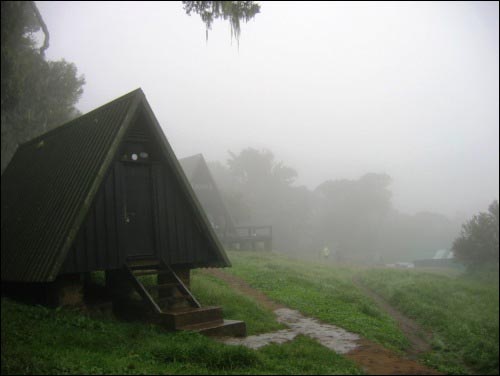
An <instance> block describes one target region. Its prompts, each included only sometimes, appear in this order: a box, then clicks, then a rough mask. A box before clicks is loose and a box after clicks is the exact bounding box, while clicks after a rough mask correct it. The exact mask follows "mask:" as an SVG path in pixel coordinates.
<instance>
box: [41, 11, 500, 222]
mask: <svg viewBox="0 0 500 376" xmlns="http://www.w3.org/2000/svg"><path fill="white" fill-rule="evenodd" d="M36 3H37V6H38V8H39V10H40V12H41V14H42V17H43V18H44V20H45V22H46V24H47V27H48V29H49V31H50V47H49V49H48V50H47V53H46V55H47V59H51V60H57V59H61V58H64V59H66V60H67V61H70V62H73V63H75V64H76V66H77V68H78V71H79V73H81V74H84V75H85V78H86V82H87V83H86V85H85V87H84V94H83V96H82V98H81V100H80V102H79V105H78V107H79V109H80V110H81V111H82V112H84V113H85V112H87V111H89V110H91V109H93V108H95V107H98V106H100V105H102V104H105V103H107V102H109V101H111V100H113V99H115V98H117V97H119V96H121V95H123V94H125V93H127V92H130V91H131V90H133V89H136V88H137V87H141V88H142V89H143V90H144V92H145V94H146V97H147V99H148V101H149V103H150V104H151V107H152V109H153V111H154V113H155V114H156V116H157V118H158V120H159V122H160V124H161V125H162V127H163V129H164V131H165V134H166V136H167V138H168V140H169V142H170V144H171V145H172V147H173V149H174V151H175V153H176V155H177V156H178V157H179V158H182V157H185V156H188V155H192V154H197V153H202V154H203V155H204V156H205V158H206V159H207V160H211V161H221V162H225V161H226V160H227V158H228V156H229V155H228V151H233V152H235V153H238V152H240V151H241V150H242V149H244V148H247V147H252V148H255V149H258V150H263V149H267V150H271V151H272V152H273V153H274V156H275V158H276V159H277V160H282V161H283V162H284V163H285V164H286V165H287V166H290V167H293V168H294V169H296V170H297V173H298V177H297V180H296V183H295V184H296V185H305V186H306V187H307V188H308V189H310V190H314V189H315V188H316V187H318V185H320V184H321V183H322V182H324V181H326V180H336V179H354V180H355V179H359V178H360V177H361V176H363V175H364V174H365V173H385V174H388V175H389V176H390V177H391V178H392V183H391V186H390V190H391V192H392V194H393V197H392V201H393V204H394V207H395V208H396V209H398V210H399V211H401V212H403V213H407V214H415V213H417V212H420V211H433V212H437V213H442V214H445V215H447V216H449V217H450V218H455V217H459V218H460V219H464V218H467V217H469V216H471V215H473V214H476V213H477V212H479V211H484V210H485V209H486V208H487V206H488V204H489V203H490V202H491V201H493V199H497V198H498V189H499V183H498V181H499V175H498V170H499V145H498V142H499V141H498V139H499V135H498V133H499V131H498V130H499V126H498V125H499V97H498V92H499V87H498V82H499V77H498V71H499V47H498V46H499V40H498V30H499V21H498V14H499V12H498V11H499V9H498V3H497V2H470V3H466V2H451V3H448V2H443V3H427V2H425V3H420V2H417V3H392V2H389V3H376V2H368V3H363V2H356V3H344V2H335V3H323V2H322V3H315V2H307V3H305V2H304V3H303V2H299V3H287V2H279V3H273V2H269V3H268V2H264V3H262V4H261V13H260V14H258V15H257V16H256V17H255V18H254V19H253V20H251V21H250V22H248V23H246V24H243V25H242V33H241V37H240V40H239V43H237V41H236V40H234V39H231V33H230V28H229V25H228V24H227V23H224V22H222V21H216V22H215V23H214V25H213V28H212V30H211V31H210V32H209V33H208V41H207V40H206V38H205V25H204V24H203V23H202V21H201V19H200V18H199V16H198V15H192V16H187V15H186V14H185V12H184V10H183V9H182V4H181V3H178V2H151V3H150V2H140V3H139V2H123V3H118V2H109V3H107V2H36Z"/></svg>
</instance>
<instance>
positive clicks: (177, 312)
mask: <svg viewBox="0 0 500 376" xmlns="http://www.w3.org/2000/svg"><path fill="white" fill-rule="evenodd" d="M221 309H222V308H221V307H219V306H205V307H201V308H198V307H183V308H179V309H174V310H168V311H164V312H163V313H164V314H168V315H174V316H177V315H183V314H188V313H194V312H206V311H212V310H221Z"/></svg>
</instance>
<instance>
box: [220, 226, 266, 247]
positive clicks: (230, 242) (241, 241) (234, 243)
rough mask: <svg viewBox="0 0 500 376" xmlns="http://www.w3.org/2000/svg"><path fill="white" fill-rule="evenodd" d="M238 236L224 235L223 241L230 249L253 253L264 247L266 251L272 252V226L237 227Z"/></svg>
mask: <svg viewBox="0 0 500 376" xmlns="http://www.w3.org/2000/svg"><path fill="white" fill-rule="evenodd" d="M235 230H236V234H224V235H223V236H221V241H222V242H223V243H224V244H225V245H226V246H229V247H235V248H237V249H240V250H245V249H251V250H253V251H255V250H257V249H258V248H259V244H262V245H263V249H264V250H265V251H271V249H272V240H273V227H272V226H236V227H235Z"/></svg>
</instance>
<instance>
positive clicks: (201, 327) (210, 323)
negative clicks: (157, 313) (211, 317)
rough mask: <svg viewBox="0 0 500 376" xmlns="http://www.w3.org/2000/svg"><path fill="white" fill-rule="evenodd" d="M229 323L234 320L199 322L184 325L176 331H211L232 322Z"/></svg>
mask: <svg viewBox="0 0 500 376" xmlns="http://www.w3.org/2000/svg"><path fill="white" fill-rule="evenodd" d="M229 321H234V320H223V319H220V320H215V321H206V322H201V323H198V324H191V325H184V326H180V327H178V328H177V329H178V330H192V331H198V330H206V329H213V328H219V327H221V326H226V325H232V324H234V322H229Z"/></svg>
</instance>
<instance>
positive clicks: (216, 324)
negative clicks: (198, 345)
mask: <svg viewBox="0 0 500 376" xmlns="http://www.w3.org/2000/svg"><path fill="white" fill-rule="evenodd" d="M178 330H189V331H194V332H198V333H200V334H203V335H206V336H211V337H246V335H247V327H246V324H245V322H244V321H237V320H223V321H222V322H220V321H213V322H205V323H201V324H194V325H186V326H183V327H180V328H178Z"/></svg>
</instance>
